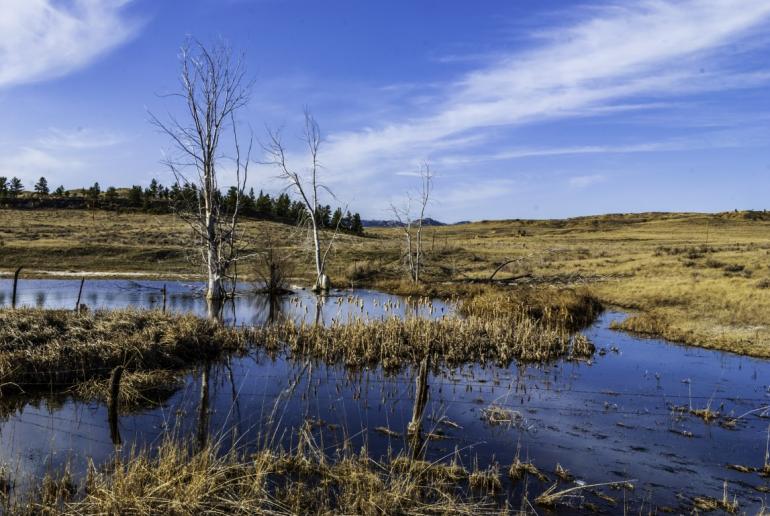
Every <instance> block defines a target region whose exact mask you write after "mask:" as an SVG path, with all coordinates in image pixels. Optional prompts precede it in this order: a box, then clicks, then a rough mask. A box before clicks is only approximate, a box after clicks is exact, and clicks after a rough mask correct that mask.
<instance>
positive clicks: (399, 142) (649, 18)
mask: <svg viewBox="0 0 770 516" xmlns="http://www.w3.org/2000/svg"><path fill="white" fill-rule="evenodd" d="M584 14H588V16H586V17H585V21H582V22H579V23H577V24H575V25H573V26H571V27H566V28H564V27H562V28H559V30H554V31H552V32H549V33H547V34H545V35H541V37H540V38H539V39H538V43H539V44H538V45H537V46H536V47H535V48H530V49H529V50H527V51H525V52H523V53H515V54H511V55H507V56H505V57H501V58H498V59H497V60H496V62H495V64H493V65H491V66H487V67H485V68H481V69H477V70H474V71H471V72H469V73H467V74H466V75H465V76H463V77H460V78H459V79H458V80H456V81H454V82H453V83H452V84H450V85H448V86H447V87H446V88H445V90H444V91H443V94H442V95H441V97H440V99H439V100H438V101H436V102H434V103H433V104H432V105H433V106H435V107H434V108H433V109H432V110H429V111H426V112H423V113H421V114H419V115H411V116H410V115H407V116H405V117H404V118H401V119H391V120H390V122H388V123H384V124H382V125H380V126H378V127H371V128H365V129H362V130H359V131H351V132H345V133H337V134H332V135H330V137H329V138H328V142H329V145H328V147H327V150H326V159H325V162H326V164H327V166H328V168H329V170H330V171H336V172H338V173H339V175H338V176H337V177H340V178H342V177H344V178H345V179H346V180H349V178H350V177H351V173H352V174H354V175H355V176H357V177H366V176H367V175H370V174H375V173H395V172H397V171H399V170H401V171H403V170H404V169H409V168H412V167H413V166H414V164H415V163H417V162H419V161H420V160H422V159H426V158H430V157H436V156H439V155H440V153H441V152H444V151H446V150H452V151H457V150H458V148H461V147H462V146H463V145H464V146H466V147H467V146H468V145H469V144H468V143H464V142H463V139H464V138H467V137H469V136H470V137H471V138H472V141H473V142H478V141H482V140H483V139H484V138H485V137H487V136H489V135H490V134H491V133H492V131H494V130H495V128H500V127H512V126H518V125H521V124H525V123H528V122H532V121H543V120H553V119H558V118H564V117H574V116H581V115H582V116H585V115H591V114H595V113H596V112H597V111H601V110H612V109H613V108H614V107H616V106H617V107H618V108H619V109H623V108H624V106H635V103H629V102H628V101H629V99H634V98H639V97H641V96H645V97H648V98H649V97H654V98H659V99H660V98H673V97H676V96H678V95H683V94H685V93H692V92H703V91H714V90H725V89H731V88H732V89H734V88H741V87H747V86H751V85H757V84H760V83H764V82H767V81H768V75H767V73H765V72H761V71H760V72H751V73H741V72H739V71H736V70H731V69H729V68H727V67H722V66H720V64H721V63H722V60H721V59H720V58H721V57H724V56H722V54H721V51H722V50H724V49H725V46H726V45H727V44H730V43H734V42H736V41H740V40H742V39H744V38H746V37H748V36H751V35H754V34H756V32H757V29H759V28H761V26H762V23H763V22H766V21H767V20H768V18H770V3H768V2H766V1H765V0H688V1H681V2H664V1H661V0H646V1H642V2H637V3H634V4H628V3H620V2H617V3H612V4H610V5H609V6H605V7H603V8H597V9H595V10H592V11H587V12H586V13H584ZM726 52H733V50H730V49H727V50H726ZM705 63H708V64H709V66H708V67H704V66H703V65H704V64H705ZM706 68H707V69H708V70H709V71H708V72H705V71H704V69H706ZM640 105H641V106H642V107H643V106H644V104H643V103H642V104H640ZM601 150H602V148H601V147H594V148H583V149H582V152H599V151H601ZM637 150H644V149H637ZM567 151H568V152H573V153H574V152H581V149H579V148H571V149H567ZM627 151H633V149H631V148H629V149H627Z"/></svg>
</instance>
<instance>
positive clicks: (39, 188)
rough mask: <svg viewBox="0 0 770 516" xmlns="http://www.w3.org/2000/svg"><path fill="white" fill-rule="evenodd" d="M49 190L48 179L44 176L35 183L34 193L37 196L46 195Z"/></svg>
mask: <svg viewBox="0 0 770 516" xmlns="http://www.w3.org/2000/svg"><path fill="white" fill-rule="evenodd" d="M49 192H50V191H49V190H48V180H47V179H46V178H44V177H41V178H40V179H39V180H38V182H37V183H35V194H36V195H37V196H38V197H48V194H49Z"/></svg>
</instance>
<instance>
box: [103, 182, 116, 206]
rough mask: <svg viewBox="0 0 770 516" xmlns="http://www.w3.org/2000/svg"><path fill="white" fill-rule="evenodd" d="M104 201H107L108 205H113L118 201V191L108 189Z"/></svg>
mask: <svg viewBox="0 0 770 516" xmlns="http://www.w3.org/2000/svg"><path fill="white" fill-rule="evenodd" d="M104 200H106V201H107V202H108V203H110V204H112V203H114V202H115V201H117V200H118V190H117V189H116V188H115V187H114V186H111V187H109V188H107V191H106V192H105V193H104Z"/></svg>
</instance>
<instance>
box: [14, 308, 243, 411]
mask: <svg viewBox="0 0 770 516" xmlns="http://www.w3.org/2000/svg"><path fill="white" fill-rule="evenodd" d="M245 344H246V340H245V337H244V336H243V334H242V333H239V332H237V331H236V330H233V329H228V328H225V327H223V326H221V325H219V324H216V323H215V322H213V321H209V320H205V319H201V318H199V317H195V316H192V315H166V314H162V313H160V312H158V311H141V310H115V311H96V312H86V313H82V314H78V313H75V312H73V311H68V310H39V309H26V308H25V309H20V310H11V309H0V384H2V389H3V390H7V391H9V392H18V390H20V389H22V390H24V391H27V392H29V391H36V390H46V391H62V390H64V389H67V388H68V387H70V386H73V385H75V384H79V383H82V382H87V381H90V380H103V379H104V378H106V377H108V376H109V375H110V371H111V369H113V368H114V367H116V366H119V365H122V366H125V368H126V370H127V372H128V374H127V386H128V389H127V391H126V393H127V394H128V398H127V399H130V398H132V394H131V393H134V394H135V395H139V394H141V392H142V391H145V390H157V389H159V388H160V387H159V383H158V381H159V380H161V379H163V380H165V384H166V385H169V383H170V382H169V375H168V373H167V372H166V373H165V374H163V373H159V372H158V371H159V370H160V371H165V370H180V369H183V368H187V367H189V366H190V365H191V364H194V363H196V362H199V361H202V360H206V359H214V358H216V357H218V356H220V355H221V354H222V353H224V352H234V351H238V350H241V349H244V346H245ZM150 371H152V372H153V374H154V377H153V378H149V377H148V376H146V375H145V376H137V375H136V374H134V373H147V372H150ZM158 374H161V376H162V378H159V377H158V376H157V375H158ZM151 384H152V385H151ZM100 387H103V383H100V382H97V383H89V384H88V385H86V386H84V387H83V389H85V390H84V391H83V393H85V394H87V395H93V396H98V395H99V392H100ZM132 387H133V389H132ZM148 387H151V388H150V389H147V388H148ZM133 397H134V398H135V397H136V396H133Z"/></svg>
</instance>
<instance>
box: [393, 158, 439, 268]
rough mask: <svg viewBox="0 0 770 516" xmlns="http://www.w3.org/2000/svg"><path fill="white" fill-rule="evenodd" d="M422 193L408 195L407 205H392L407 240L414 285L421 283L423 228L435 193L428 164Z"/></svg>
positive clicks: (422, 172) (422, 173)
mask: <svg viewBox="0 0 770 516" xmlns="http://www.w3.org/2000/svg"><path fill="white" fill-rule="evenodd" d="M419 174H420V192H419V194H418V195H417V196H414V195H412V194H408V195H407V201H406V204H405V205H404V206H402V207H398V206H396V205H394V204H391V205H390V208H391V211H392V212H393V215H394V216H395V217H396V220H397V221H398V223H399V225H400V226H401V229H402V230H403V232H404V238H405V240H406V242H405V244H406V251H405V260H406V266H407V269H408V271H409V277H410V278H411V280H412V281H413V282H414V283H419V282H420V271H421V267H422V257H423V252H422V228H423V221H424V219H425V210H426V209H427V207H428V204H429V203H430V199H431V194H432V191H433V172H432V171H431V169H430V165H429V164H428V163H423V165H422V166H421V167H420V173H419ZM415 203H416V204H417V207H418V210H419V216H418V218H417V220H414V219H413V216H412V207H413V205H414V204H415Z"/></svg>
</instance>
